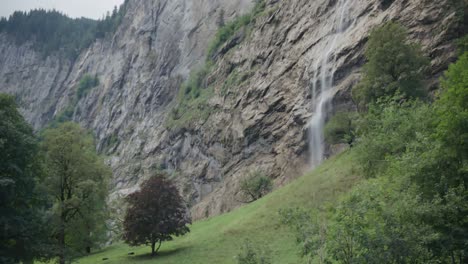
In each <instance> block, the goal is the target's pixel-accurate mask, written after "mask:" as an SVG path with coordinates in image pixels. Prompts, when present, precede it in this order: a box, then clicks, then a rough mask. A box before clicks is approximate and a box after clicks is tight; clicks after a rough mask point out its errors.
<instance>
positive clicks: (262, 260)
mask: <svg viewBox="0 0 468 264" xmlns="http://www.w3.org/2000/svg"><path fill="white" fill-rule="evenodd" d="M237 263H238V264H271V263H272V260H271V256H270V252H269V251H268V249H265V248H259V247H256V246H255V245H254V244H253V243H252V241H250V240H245V241H244V244H243V245H242V248H241V252H240V253H239V254H238V255H237Z"/></svg>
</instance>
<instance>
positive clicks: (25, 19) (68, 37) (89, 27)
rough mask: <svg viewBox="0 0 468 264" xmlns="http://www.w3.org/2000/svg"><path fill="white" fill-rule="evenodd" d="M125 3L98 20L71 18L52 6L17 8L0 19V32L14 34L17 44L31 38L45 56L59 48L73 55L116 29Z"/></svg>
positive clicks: (66, 53)
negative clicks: (50, 7) (7, 16)
mask: <svg viewBox="0 0 468 264" xmlns="http://www.w3.org/2000/svg"><path fill="white" fill-rule="evenodd" d="M126 5H127V1H126V2H125V3H124V4H122V5H121V6H120V8H119V9H117V7H115V9H114V11H113V13H112V14H110V13H108V14H107V16H105V17H103V18H102V20H98V21H95V20H91V19H86V18H77V19H71V18H69V17H67V16H66V15H64V14H62V13H60V12H58V11H55V10H53V11H46V10H43V9H37V10H32V11H30V12H21V11H17V12H15V13H13V14H12V15H11V16H10V17H9V19H8V20H7V19H5V18H2V19H1V20H0V33H2V32H6V33H7V34H9V35H10V36H13V37H14V39H15V40H16V42H17V43H18V44H24V43H26V42H28V41H33V42H34V46H33V47H34V48H35V49H36V50H38V51H39V52H41V53H42V54H43V55H44V56H48V55H50V54H51V53H53V52H57V51H60V52H61V53H63V54H64V55H66V56H67V57H68V58H70V59H75V58H76V56H78V55H79V53H80V51H81V50H83V49H85V48H87V47H88V46H89V45H90V44H91V43H92V42H93V41H94V40H96V39H97V38H103V37H105V36H106V35H109V34H112V33H113V32H115V30H116V29H117V27H118V26H119V25H120V23H121V21H122V19H123V17H124V15H125V12H126Z"/></svg>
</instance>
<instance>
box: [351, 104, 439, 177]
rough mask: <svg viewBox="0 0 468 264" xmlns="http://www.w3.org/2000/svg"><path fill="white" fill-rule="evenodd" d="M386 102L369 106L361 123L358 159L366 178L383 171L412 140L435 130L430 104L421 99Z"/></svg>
mask: <svg viewBox="0 0 468 264" xmlns="http://www.w3.org/2000/svg"><path fill="white" fill-rule="evenodd" d="M387 101H389V102H381V103H376V104H371V105H369V112H368V113H367V114H366V115H365V116H364V118H363V120H362V123H361V126H360V133H361V137H360V138H359V140H358V144H357V146H356V150H357V151H358V158H357V159H358V162H359V164H360V165H361V166H362V168H363V170H364V174H365V175H366V176H367V177H375V176H377V175H378V174H380V173H381V172H383V171H384V170H385V169H386V168H387V165H388V163H389V162H390V161H389V158H395V157H399V156H401V155H402V154H403V153H404V152H405V151H406V150H407V148H408V147H409V146H410V143H411V142H415V141H418V140H424V139H425V138H427V137H429V135H430V133H431V131H433V129H434V128H433V122H434V111H433V109H432V108H431V106H430V105H427V104H424V103H422V102H420V101H410V102H406V103H403V104H399V103H396V102H393V101H392V100H391V99H389V100H387Z"/></svg>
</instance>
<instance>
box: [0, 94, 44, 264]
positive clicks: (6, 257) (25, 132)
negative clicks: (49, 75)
mask: <svg viewBox="0 0 468 264" xmlns="http://www.w3.org/2000/svg"><path fill="white" fill-rule="evenodd" d="M41 174H42V167H41V164H40V160H39V158H38V145H37V141H36V138H35V137H34V135H33V131H32V128H31V127H30V126H29V125H28V124H27V123H26V121H25V120H24V119H23V117H22V116H21V114H20V113H19V111H18V109H17V105H16V103H15V100H14V99H13V97H11V96H8V95H5V94H0V262H1V263H17V262H19V261H22V262H24V263H29V262H31V261H32V260H33V259H34V258H38V257H41V256H45V254H46V252H47V250H48V249H47V248H45V243H46V242H47V241H46V240H47V234H45V233H44V224H45V222H44V217H45V216H44V214H43V213H42V211H43V209H44V207H45V204H44V201H43V198H44V197H43V196H42V195H41V194H40V193H39V191H38V189H37V184H36V180H37V178H38V177H40V176H41Z"/></svg>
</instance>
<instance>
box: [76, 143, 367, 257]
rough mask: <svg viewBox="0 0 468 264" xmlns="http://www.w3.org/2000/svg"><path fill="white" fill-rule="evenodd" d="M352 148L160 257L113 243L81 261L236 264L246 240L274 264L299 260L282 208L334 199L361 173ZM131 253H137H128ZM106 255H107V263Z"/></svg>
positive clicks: (202, 224) (196, 231) (194, 229)
mask: <svg viewBox="0 0 468 264" xmlns="http://www.w3.org/2000/svg"><path fill="white" fill-rule="evenodd" d="M353 163H354V162H353V154H352V152H351V151H348V152H346V153H343V154H342V155H339V156H337V157H335V158H333V159H330V160H328V161H327V162H325V163H324V164H323V165H322V166H320V167H319V168H318V169H316V170H314V171H313V172H311V173H309V174H307V175H305V176H303V177H301V178H299V179H297V180H295V181H294V182H292V183H291V184H289V185H287V186H285V187H283V188H280V189H279V190H277V191H275V192H273V193H271V194H270V195H268V196H266V197H264V198H262V199H260V200H258V201H256V202H254V203H251V204H249V205H246V206H244V207H241V208H239V209H236V210H234V211H232V212H230V213H227V214H224V215H220V216H216V217H213V218H211V219H207V220H203V221H199V222H196V223H194V224H193V225H192V226H191V233H189V234H188V235H186V236H184V237H181V238H176V239H175V240H174V241H171V242H166V243H163V245H162V247H161V250H160V253H159V255H158V256H156V257H154V258H151V257H150V256H149V252H150V248H149V247H134V248H131V247H129V246H127V245H125V244H115V245H113V246H111V247H109V248H106V249H105V250H103V251H101V252H97V253H95V254H92V255H90V256H87V257H83V258H81V259H78V260H77V263H82V264H87V263H89V264H91V263H92V264H95V263H112V264H117V263H142V264H145V263H160V264H169V263H173V264H175V263H177V264H182V263H190V264H197V263H200V264H201V263H203V264H206V263H236V259H235V256H236V255H237V254H238V253H239V251H240V247H241V245H242V244H243V242H244V240H245V239H246V238H249V239H250V240H251V241H252V242H254V243H255V244H258V245H262V246H263V245H265V246H267V247H268V248H269V249H270V250H271V254H272V255H273V258H272V259H273V261H274V263H281V264H287V263H300V262H303V261H302V259H301V257H300V251H299V248H298V246H297V245H296V244H295V237H294V235H293V234H292V232H291V231H290V230H288V228H287V227H284V226H281V225H280V224H279V215H278V210H279V209H281V208H287V207H307V208H317V207H319V206H321V205H323V204H325V203H328V202H333V201H334V200H336V199H337V198H338V197H339V196H340V194H342V193H344V192H346V191H347V190H349V189H350V188H351V187H352V186H353V185H354V184H355V183H356V182H357V181H358V180H359V177H358V176H357V173H356V172H355V170H354V168H353ZM129 252H135V255H133V256H129V255H128V253H129ZM103 258H108V259H107V260H105V261H103Z"/></svg>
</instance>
